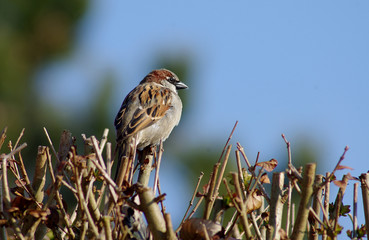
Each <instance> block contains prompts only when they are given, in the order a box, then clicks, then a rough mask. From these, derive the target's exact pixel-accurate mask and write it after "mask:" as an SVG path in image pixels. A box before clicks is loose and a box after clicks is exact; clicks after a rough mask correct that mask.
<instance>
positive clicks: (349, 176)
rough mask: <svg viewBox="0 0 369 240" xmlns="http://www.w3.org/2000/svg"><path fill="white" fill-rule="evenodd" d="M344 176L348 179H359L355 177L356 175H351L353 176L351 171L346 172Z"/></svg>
mask: <svg viewBox="0 0 369 240" xmlns="http://www.w3.org/2000/svg"><path fill="white" fill-rule="evenodd" d="M346 177H347V179H348V180H356V181H359V178H357V177H353V176H352V175H351V173H347V174H346Z"/></svg>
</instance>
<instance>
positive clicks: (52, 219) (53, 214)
mask: <svg viewBox="0 0 369 240" xmlns="http://www.w3.org/2000/svg"><path fill="white" fill-rule="evenodd" d="M58 223H59V212H58V210H57V209H56V207H50V214H49V215H48V216H47V219H46V221H45V225H46V226H47V227H48V228H50V229H53V228H55V227H57V226H58Z"/></svg>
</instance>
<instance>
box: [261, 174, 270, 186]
mask: <svg viewBox="0 0 369 240" xmlns="http://www.w3.org/2000/svg"><path fill="white" fill-rule="evenodd" d="M260 182H261V183H268V184H269V183H270V179H269V178H268V174H267V173H263V174H262V175H261V177H260Z"/></svg>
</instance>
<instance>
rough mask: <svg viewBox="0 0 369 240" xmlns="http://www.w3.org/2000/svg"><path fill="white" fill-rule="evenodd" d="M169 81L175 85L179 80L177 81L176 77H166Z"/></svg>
mask: <svg viewBox="0 0 369 240" xmlns="http://www.w3.org/2000/svg"><path fill="white" fill-rule="evenodd" d="M166 79H167V81H168V82H170V83H172V84H175V83H176V82H177V79H175V78H174V77H166Z"/></svg>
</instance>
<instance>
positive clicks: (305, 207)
mask: <svg viewBox="0 0 369 240" xmlns="http://www.w3.org/2000/svg"><path fill="white" fill-rule="evenodd" d="M315 167H316V164H314V163H310V164H307V165H306V166H305V170H304V176H303V185H302V189H301V190H302V195H301V200H300V205H299V209H298V212H297V217H296V222H295V226H294V228H293V231H292V235H291V239H296V240H299V239H303V237H304V234H305V229H306V223H307V220H308V215H309V208H310V199H311V195H312V194H313V183H314V178H315Z"/></svg>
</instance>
